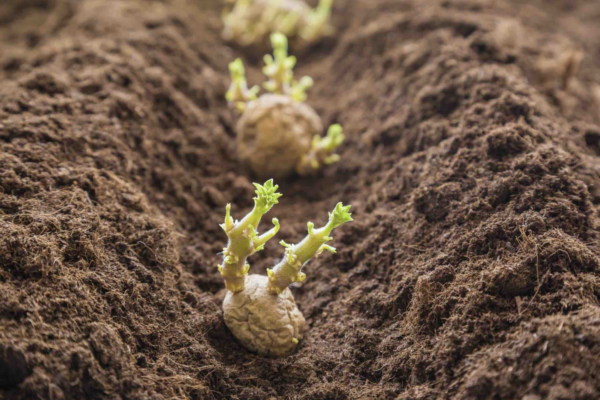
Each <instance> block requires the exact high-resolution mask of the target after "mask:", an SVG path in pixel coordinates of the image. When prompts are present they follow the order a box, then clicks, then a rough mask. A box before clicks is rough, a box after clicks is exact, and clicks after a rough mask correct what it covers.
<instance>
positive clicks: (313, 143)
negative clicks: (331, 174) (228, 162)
mask: <svg viewBox="0 0 600 400" xmlns="http://www.w3.org/2000/svg"><path fill="white" fill-rule="evenodd" d="M271 42H272V45H273V49H274V51H273V55H272V56H271V55H270V54H269V55H266V56H265V57H264V59H265V64H266V65H265V67H264V68H263V73H264V74H265V75H266V76H267V78H268V80H267V82H265V83H264V84H263V87H264V88H265V89H266V90H267V91H268V92H269V93H267V94H263V95H262V96H257V94H258V92H259V88H258V86H254V87H252V88H249V87H248V84H247V82H246V75H245V70H244V64H243V63H242V60H240V59H237V60H235V61H234V62H232V63H231V64H230V65H229V70H230V72H231V85H230V87H229V90H228V91H227V94H226V96H225V97H226V99H227V101H229V103H230V104H231V105H232V106H233V107H235V109H236V110H237V111H238V112H239V113H240V114H241V117H240V119H239V121H238V123H237V126H236V129H237V134H238V136H237V150H238V155H239V158H240V160H241V161H242V162H243V163H244V164H245V165H247V166H248V167H249V168H250V169H251V171H252V172H253V174H254V175H255V176H257V177H259V178H261V179H266V178H282V177H285V176H288V175H290V174H293V173H298V174H299V175H309V174H312V173H314V172H315V171H318V170H319V169H320V168H321V167H322V166H323V165H327V164H331V163H334V162H336V161H338V160H339V156H338V155H337V154H335V150H336V149H337V147H339V146H340V145H341V144H342V142H343V141H344V135H343V134H342V127H341V125H339V124H334V125H331V126H330V127H329V130H328V132H327V135H326V137H321V132H322V131H323V123H322V122H321V118H320V117H319V116H318V114H317V113H316V112H315V110H314V109H313V108H312V107H310V106H309V105H307V104H306V103H304V102H305V100H306V98H307V95H306V91H307V90H308V89H309V88H310V87H312V85H313V80H312V79H311V78H310V77H307V76H305V77H303V78H301V79H300V80H299V81H297V80H295V79H294V72H293V68H294V66H295V65H296V58H295V57H293V56H289V55H288V41H287V38H286V37H285V36H284V35H283V34H280V33H277V34H273V35H271Z"/></svg>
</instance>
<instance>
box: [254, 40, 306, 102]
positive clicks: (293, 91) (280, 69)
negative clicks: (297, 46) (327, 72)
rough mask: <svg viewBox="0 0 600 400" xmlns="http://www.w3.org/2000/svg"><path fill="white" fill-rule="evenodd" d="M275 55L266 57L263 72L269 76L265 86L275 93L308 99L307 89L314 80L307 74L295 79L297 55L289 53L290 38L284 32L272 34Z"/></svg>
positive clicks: (301, 100) (300, 99)
mask: <svg viewBox="0 0 600 400" xmlns="http://www.w3.org/2000/svg"><path fill="white" fill-rule="evenodd" d="M271 44H272V45H273V55H270V54H267V55H265V57H264V61H265V64H266V65H265V67H264V68H263V73H264V74H265V75H266V76H267V77H268V78H269V80H268V81H267V82H265V83H264V84H263V87H264V88H265V89H266V90H267V91H269V92H271V93H274V94H283V95H288V96H290V97H292V98H293V99H294V100H296V101H300V102H303V101H305V100H306V97H307V95H306V91H307V90H308V89H309V88H311V87H312V86H313V80H312V78H311V77H309V76H305V77H303V78H302V79H300V80H299V81H295V80H294V67H295V66H296V57H294V56H289V55H288V39H287V37H286V36H285V35H284V34H282V33H274V34H272V35H271Z"/></svg>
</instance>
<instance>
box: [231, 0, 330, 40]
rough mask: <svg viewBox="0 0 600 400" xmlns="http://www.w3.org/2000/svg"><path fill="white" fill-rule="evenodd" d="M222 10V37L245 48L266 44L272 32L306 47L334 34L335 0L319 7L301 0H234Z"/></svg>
mask: <svg viewBox="0 0 600 400" xmlns="http://www.w3.org/2000/svg"><path fill="white" fill-rule="evenodd" d="M229 2H230V3H233V7H232V8H231V9H226V10H225V11H224V12H223V17H222V19H223V25H224V28H223V33H222V36H223V38H224V39H225V40H227V41H229V42H233V43H236V44H238V45H240V46H242V47H248V46H253V45H254V46H256V47H258V48H261V47H263V44H265V43H266V42H268V39H269V35H271V34H272V33H282V34H284V35H286V36H287V37H289V38H290V39H291V40H292V41H293V42H294V43H293V44H294V47H295V48H306V47H308V46H310V45H312V44H314V43H316V42H318V41H319V40H320V39H321V38H323V37H325V36H329V35H331V34H332V33H333V28H332V27H331V25H330V24H329V19H330V17H331V6H332V4H333V0H321V1H320V3H319V5H318V6H317V7H316V8H314V9H313V8H311V7H309V6H308V5H307V4H306V3H305V2H304V1H302V0H233V1H229Z"/></svg>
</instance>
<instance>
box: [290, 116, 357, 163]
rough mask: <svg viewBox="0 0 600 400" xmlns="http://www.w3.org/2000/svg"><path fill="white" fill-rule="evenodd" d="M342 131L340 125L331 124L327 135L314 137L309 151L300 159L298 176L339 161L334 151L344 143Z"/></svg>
mask: <svg viewBox="0 0 600 400" xmlns="http://www.w3.org/2000/svg"><path fill="white" fill-rule="evenodd" d="M342 132H343V129H342V126H341V125H340V124H333V125H331V126H330V127H329V129H328V130H327V135H326V136H325V137H321V136H319V135H315V137H313V140H312V144H311V149H310V151H309V152H308V153H307V154H306V155H305V156H304V157H302V160H301V161H300V163H299V164H298V168H297V171H298V173H299V174H300V175H304V174H307V173H309V172H310V170H311V169H312V170H317V169H319V168H320V167H321V165H322V164H325V165H329V164H333V163H335V162H338V161H339V160H340V156H339V154H335V153H334V151H335V150H336V149H337V148H338V147H339V146H340V145H341V144H342V143H343V142H344V139H345V138H346V137H345V136H344V134H343V133H342Z"/></svg>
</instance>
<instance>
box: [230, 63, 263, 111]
mask: <svg viewBox="0 0 600 400" xmlns="http://www.w3.org/2000/svg"><path fill="white" fill-rule="evenodd" d="M229 72H230V73H231V85H230V86H229V90H228V91H227V93H226V94H225V98H226V99H227V101H229V102H230V103H233V104H235V108H236V109H237V110H238V111H239V112H241V113H243V112H244V110H245V109H246V104H247V103H248V102H249V101H252V100H256V95H257V94H258V92H259V90H260V88H259V87H258V86H253V87H252V88H250V89H248V83H247V82H246V70H245V69H244V63H243V62H242V60H241V59H239V58H238V59H236V60H235V61H234V62H232V63H230V64H229Z"/></svg>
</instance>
